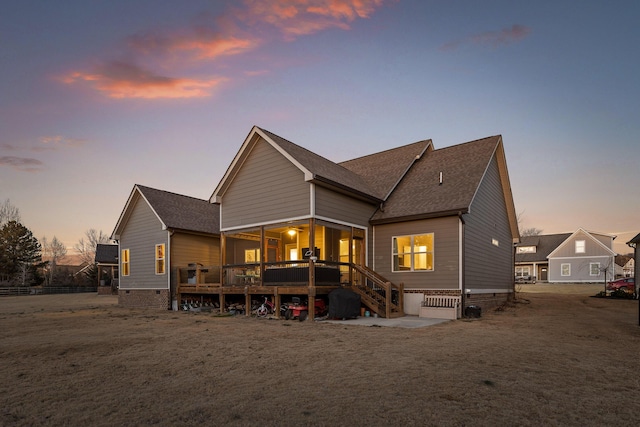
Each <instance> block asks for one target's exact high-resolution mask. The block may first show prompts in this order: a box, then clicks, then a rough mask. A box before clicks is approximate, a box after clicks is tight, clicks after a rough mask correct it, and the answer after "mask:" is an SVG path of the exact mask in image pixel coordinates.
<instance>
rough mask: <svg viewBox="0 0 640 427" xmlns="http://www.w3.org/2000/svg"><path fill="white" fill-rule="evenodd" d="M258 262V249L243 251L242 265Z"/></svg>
mask: <svg viewBox="0 0 640 427" xmlns="http://www.w3.org/2000/svg"><path fill="white" fill-rule="evenodd" d="M259 262H260V249H245V251H244V263H245V264H257V263H259Z"/></svg>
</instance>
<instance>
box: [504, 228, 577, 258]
mask: <svg viewBox="0 0 640 427" xmlns="http://www.w3.org/2000/svg"><path fill="white" fill-rule="evenodd" d="M569 236H571V233H561V234H541V235H538V236H525V237H521V238H520V243H518V244H516V247H520V246H535V247H536V252H535V253H524V254H519V253H518V251H517V250H516V254H515V256H516V262H540V261H547V257H548V256H549V254H550V253H551V252H552V251H553V250H554V249H556V248H557V247H558V246H560V244H561V243H562V242H564V241H565V240H567V239H568V238H569Z"/></svg>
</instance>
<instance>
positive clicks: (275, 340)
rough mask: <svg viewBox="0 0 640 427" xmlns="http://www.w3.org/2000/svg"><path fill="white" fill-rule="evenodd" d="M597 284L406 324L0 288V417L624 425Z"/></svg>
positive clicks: (635, 381)
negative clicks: (170, 307) (162, 307)
mask: <svg viewBox="0 0 640 427" xmlns="http://www.w3.org/2000/svg"><path fill="white" fill-rule="evenodd" d="M599 289H600V288H599V287H597V286H593V285H591V287H589V286H587V287H586V288H585V287H584V286H583V287H579V286H576V287H573V288H572V287H570V285H563V286H560V287H556V286H550V285H523V286H520V287H519V289H518V290H519V292H518V297H517V301H516V302H515V303H513V304H511V305H510V306H508V307H506V308H505V309H504V310H502V311H495V312H486V313H485V312H483V315H482V317H481V318H480V319H473V320H457V321H451V322H445V323H442V324H439V325H437V326H430V327H424V328H418V329H402V328H391V327H366V326H357V325H349V324H346V325H345V324H336V323H328V322H312V321H307V322H298V321H284V320H264V319H254V318H245V317H214V316H213V315H211V314H205V313H188V312H170V311H167V312H147V311H141V310H129V309H124V308H120V307H118V306H117V305H116V299H115V298H114V297H110V296H97V295H94V294H78V295H42V296H23V297H2V298H0V325H1V326H2V327H1V328H0V329H1V330H0V337H1V341H0V362H1V363H2V370H0V401H1V403H2V405H1V408H2V409H1V410H2V412H1V413H0V425H3V426H14V425H16V426H26V425H92V426H100V425H104V426H114V425H131V426H138V425H163V426H166V425H171V426H175V425H198V426H206V425H237V426H244V425H247V426H249V425H250V426H265V425H268V426H270V425H284V426H289V425H290V426H299V425H349V426H360V425H367V426H383V425H402V426H411V425H420V426H422V425H437V426H449V425H451V426H463V425H491V426H496V425H510V426H511V425H522V426H528V425H530V426H540V425H546V426H549V425H562V426H567V425H569V426H571V425H573V426H584V425H598V426H603V425H610V426H613V425H615V426H624V425H629V426H631V425H634V426H635V425H637V422H638V419H639V417H640V374H639V372H640V370H639V369H638V365H639V362H640V359H639V357H640V327H639V326H638V301H632V300H604V299H597V298H591V297H589V295H594V294H595V293H596V292H597V291H598V290H599ZM551 292H556V293H551Z"/></svg>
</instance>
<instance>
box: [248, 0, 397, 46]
mask: <svg viewBox="0 0 640 427" xmlns="http://www.w3.org/2000/svg"><path fill="white" fill-rule="evenodd" d="M383 3H384V0H297V1H290V0H276V1H269V0H246V1H245V2H244V4H245V6H246V9H245V10H244V13H243V14H241V16H245V17H247V18H248V19H249V20H250V21H257V22H263V23H266V24H269V25H272V26H274V27H276V28H277V29H278V30H279V31H280V32H282V34H284V36H285V37H286V38H287V39H293V38H296V37H299V36H303V35H309V34H313V33H317V32H319V31H322V30H325V29H328V28H340V29H343V30H348V29H349V28H350V25H349V24H350V23H351V22H353V21H355V20H356V19H358V18H369V17H370V16H371V14H372V13H373V12H374V11H375V10H376V9H377V8H379V7H380V6H382V4H383Z"/></svg>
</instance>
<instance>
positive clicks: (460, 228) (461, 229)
mask: <svg viewBox="0 0 640 427" xmlns="http://www.w3.org/2000/svg"><path fill="white" fill-rule="evenodd" d="M463 232H464V225H463V223H462V218H460V217H458V289H460V291H462V290H463V289H462V283H463V278H464V272H463V271H462V267H463V263H462V257H463V255H464V254H463V251H462V243H463V236H462V233H463ZM434 267H435V266H434Z"/></svg>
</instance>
